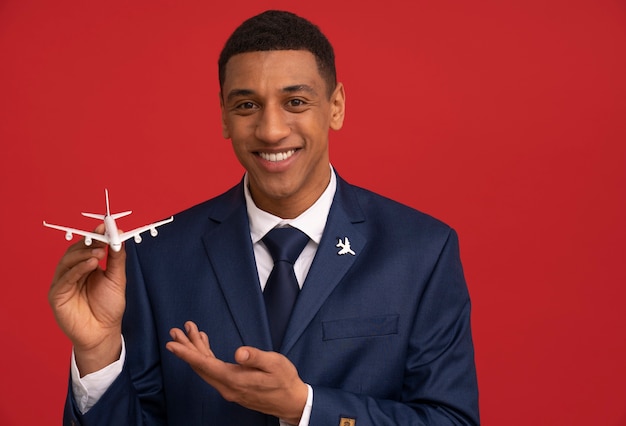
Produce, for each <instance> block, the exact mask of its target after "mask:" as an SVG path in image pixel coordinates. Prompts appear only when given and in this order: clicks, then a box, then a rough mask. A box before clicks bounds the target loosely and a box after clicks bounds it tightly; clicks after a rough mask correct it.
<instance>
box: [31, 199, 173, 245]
mask: <svg viewBox="0 0 626 426" xmlns="http://www.w3.org/2000/svg"><path fill="white" fill-rule="evenodd" d="M104 196H105V198H106V205H107V212H106V214H103V215H102V214H95V213H82V215H83V216H86V217H90V218H92V219H100V220H102V221H104V235H102V234H96V233H95V232H87V231H81V230H80V229H74V228H68V227H66V226H59V225H52V224H51V223H46V221H45V220H44V221H43V224H44V226H47V227H48V228H53V229H58V230H60V231H65V239H66V240H67V241H70V240H71V239H72V236H73V234H77V235H82V236H83V237H85V245H87V246H90V245H91V243H92V241H93V240H97V241H102V242H103V243H106V244H108V245H109V246H110V247H111V249H113V250H114V251H120V249H121V248H122V243H123V242H124V241H126V240H128V239H131V238H134V239H135V242H136V243H140V242H141V235H139V234H141V233H142V232H144V231H147V230H148V229H149V230H150V235H152V236H153V237H156V236H157V234H158V232H157V230H156V228H157V226H161V225H165V224H166V223H170V222H172V221H173V220H174V216H171V217H170V218H169V219H165V220H162V221H160V222H156V223H151V224H150V225H145V226H142V227H139V228H136V229H133V230H132V231H128V232H124V233H123V234H120V233H119V232H118V231H117V224H116V223H115V220H116V219H119V218H120V217H124V216H128V215H129V214H131V213H132V211H127V212H122V213H114V214H111V210H110V209H109V191H108V190H106V189H105V190H104Z"/></svg>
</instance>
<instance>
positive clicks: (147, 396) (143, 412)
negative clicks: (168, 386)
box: [63, 244, 166, 426]
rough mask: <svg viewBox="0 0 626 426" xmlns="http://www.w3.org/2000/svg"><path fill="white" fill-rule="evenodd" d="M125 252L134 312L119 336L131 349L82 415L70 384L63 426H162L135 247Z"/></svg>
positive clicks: (156, 359) (155, 359) (155, 358)
mask: <svg viewBox="0 0 626 426" xmlns="http://www.w3.org/2000/svg"><path fill="white" fill-rule="evenodd" d="M126 250H127V263H126V273H127V283H128V284H127V303H128V302H131V303H132V304H133V307H134V308H133V309H132V311H128V310H127V312H126V313H125V317H124V321H123V324H122V333H123V335H124V338H125V339H126V340H127V341H133V342H134V345H129V346H127V348H126V349H127V352H126V359H125V362H124V367H123V369H122V372H121V373H120V375H119V376H118V377H117V378H116V379H115V381H114V382H113V383H112V384H111V386H110V387H109V388H108V389H107V391H106V392H105V393H104V394H103V395H102V397H101V398H100V400H99V401H98V402H97V403H96V404H95V405H94V406H93V407H92V408H91V409H90V410H89V411H87V412H86V413H85V414H81V413H80V411H79V410H78V408H77V406H76V403H75V398H74V395H73V392H72V386H71V381H70V385H69V386H68V388H69V390H68V394H67V398H66V402H65V409H64V414H63V424H64V425H68V426H70V425H71V426H75V425H83V426H109V425H144V424H146V425H160V424H166V416H165V408H164V407H165V404H164V395H163V389H162V388H163V386H162V378H161V372H160V355H159V350H158V347H157V342H156V341H155V340H156V339H154V336H155V332H154V329H153V324H154V321H153V320H152V311H151V309H150V305H149V301H148V298H147V295H146V294H145V286H144V285H143V278H142V275H141V270H140V268H139V266H138V262H137V254H136V251H135V247H134V245H133V244H128V245H126ZM126 323H129V324H133V327H132V328H128V327H124V324H126ZM131 366H132V367H131Z"/></svg>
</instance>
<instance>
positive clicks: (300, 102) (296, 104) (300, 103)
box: [288, 99, 306, 108]
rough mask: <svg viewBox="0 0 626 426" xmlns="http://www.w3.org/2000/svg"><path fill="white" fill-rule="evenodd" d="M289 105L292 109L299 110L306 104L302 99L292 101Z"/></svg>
mask: <svg viewBox="0 0 626 426" xmlns="http://www.w3.org/2000/svg"><path fill="white" fill-rule="evenodd" d="M288 104H289V106H291V107H295V108H297V107H301V106H304V105H306V102H304V101H303V100H302V99H290V100H289V102H288Z"/></svg>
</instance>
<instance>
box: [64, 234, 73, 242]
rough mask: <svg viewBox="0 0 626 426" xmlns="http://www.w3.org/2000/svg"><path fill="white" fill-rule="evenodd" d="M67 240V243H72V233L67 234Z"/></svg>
mask: <svg viewBox="0 0 626 426" xmlns="http://www.w3.org/2000/svg"><path fill="white" fill-rule="evenodd" d="M65 239H66V240H67V241H72V233H71V232H68V233H66V234H65Z"/></svg>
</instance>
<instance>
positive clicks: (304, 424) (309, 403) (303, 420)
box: [279, 384, 313, 426]
mask: <svg viewBox="0 0 626 426" xmlns="http://www.w3.org/2000/svg"><path fill="white" fill-rule="evenodd" d="M306 387H307V389H308V390H309V392H308V394H307V397H306V404H305V406H304V410H303V411H302V417H300V423H298V426H309V419H310V418H311V410H313V388H312V387H311V386H310V385H309V384H307V385H306ZM279 422H280V426H293V425H290V424H289V423H287V422H285V421H283V420H281V419H279Z"/></svg>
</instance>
